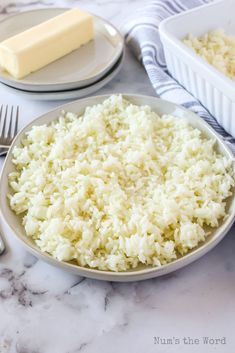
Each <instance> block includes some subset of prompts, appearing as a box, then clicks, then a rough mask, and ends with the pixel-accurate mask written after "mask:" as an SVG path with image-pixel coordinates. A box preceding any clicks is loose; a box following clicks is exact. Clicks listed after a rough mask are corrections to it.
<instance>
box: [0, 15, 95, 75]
mask: <svg viewBox="0 0 235 353" xmlns="http://www.w3.org/2000/svg"><path fill="white" fill-rule="evenodd" d="M93 37H94V31H93V20H92V16H91V15H90V14H89V13H87V12H85V11H81V10H80V9H77V8H75V9H72V10H68V11H66V12H64V13H62V14H61V15H59V16H56V17H54V18H52V19H50V20H48V21H46V22H43V23H41V24H39V25H37V26H35V27H32V28H30V29H28V30H26V31H24V32H22V33H19V34H17V35H15V36H13V37H11V38H8V39H6V40H4V41H3V42H1V43H0V66H2V67H3V68H4V69H5V70H6V71H8V72H9V73H10V74H11V75H12V76H14V77H15V78H17V79H21V78H23V77H25V76H27V75H28V74H30V73H31V72H34V71H37V70H39V69H41V68H42V67H44V66H46V65H48V64H50V63H51V62H53V61H55V60H57V59H59V58H61V57H62V56H64V55H66V54H69V53H71V52H72V51H73V50H75V49H78V48H79V47H80V46H81V45H83V44H85V43H87V42H89V41H90V40H91V39H93Z"/></svg>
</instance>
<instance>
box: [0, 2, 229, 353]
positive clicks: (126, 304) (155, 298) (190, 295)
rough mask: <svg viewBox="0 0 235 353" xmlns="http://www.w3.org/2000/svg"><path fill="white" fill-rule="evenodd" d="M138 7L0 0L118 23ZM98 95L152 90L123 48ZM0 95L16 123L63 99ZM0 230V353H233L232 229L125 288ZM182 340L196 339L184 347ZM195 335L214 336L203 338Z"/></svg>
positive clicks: (11, 7) (9, 9) (14, 6)
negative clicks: (173, 267)
mask: <svg viewBox="0 0 235 353" xmlns="http://www.w3.org/2000/svg"><path fill="white" fill-rule="evenodd" d="M141 3H143V1H141V0H131V1H127V0H97V1H92V0H80V1H76V0H70V1H69V0H67V1H66V0H64V1H61V0H59V1H55V0H41V1H40V0H35V1H34V0H31V3H30V1H28V0H17V1H10V0H1V1H0V11H1V12H2V13H13V12H15V11H19V10H20V11H21V10H26V9H31V8H37V7H43V6H53V4H56V6H76V5H80V6H81V7H84V8H86V9H88V10H90V11H92V12H94V13H97V14H98V15H101V16H103V17H106V18H107V19H109V20H110V21H112V22H113V23H114V24H116V25H117V26H119V25H120V24H121V23H122V22H123V21H124V20H125V18H126V16H128V14H129V13H130V11H134V10H135V8H136V7H137V6H139V5H140V4H141ZM106 92H108V93H111V92H133V93H143V94H154V92H153V90H152V88H151V86H150V83H149V81H148V79H147V77H146V75H145V72H144V70H143V69H142V67H141V66H140V65H139V64H138V63H137V62H136V61H135V59H134V58H133V57H132V56H131V54H130V53H129V52H127V57H126V60H125V64H124V67H123V69H122V70H121V72H120V74H119V75H118V76H117V78H116V79H115V80H114V81H113V82H111V83H110V84H109V85H108V86H107V87H105V88H104V89H102V90H101V91H99V93H106ZM0 101H1V103H11V104H19V105H20V108H21V114H20V126H21V127H22V126H24V125H25V124H26V123H27V122H29V121H31V120H32V119H34V118H35V117H36V116H37V115H39V114H41V113H42V112H44V111H47V110H48V109H50V108H52V107H54V106H57V105H58V104H60V103H63V102H33V101H27V100H22V99H20V98H19V97H17V96H15V95H10V94H9V93H6V92H4V89H3V87H0ZM2 162H3V159H0V163H1V164H2ZM3 230H4V236H5V241H6V244H7V251H6V253H5V254H4V255H3V256H1V257H0V353H15V352H17V353H77V352H84V353H96V352H97V353H98V352H104V353H119V352H123V353H127V352H130V351H132V352H134V351H135V352H136V353H142V352H148V353H152V352H159V353H168V352H169V353H170V352H187V353H188V352H200V353H204V352H205V353H210V352H220V353H232V352H234V350H235V337H234V336H235V335H234V329H235V327H234V326H235V325H234V322H235V238H234V233H235V228H233V229H232V230H231V231H230V233H229V234H228V235H227V236H226V238H225V239H224V240H223V241H222V242H221V243H220V244H219V245H218V246H217V247H216V248H215V249H214V250H213V251H211V252H210V253H209V254H207V255H206V256H204V257H203V258H202V259H200V260H199V261H197V262H195V263H194V264H191V265H190V266H188V267H186V268H184V269H182V270H180V271H177V272H175V273H173V274H172V275H169V276H165V277H162V278H158V279H154V280H149V281H145V282H139V283H130V284H118V283H107V282H98V281H94V280H88V279H84V278H79V277H76V276H74V275H71V274H68V273H64V272H62V271H61V270H58V269H56V268H53V267H51V266H49V265H47V264H45V263H43V262H42V261H38V260H37V259H36V258H34V257H33V256H31V255H29V254H28V253H27V252H26V251H25V250H24V249H23V248H22V246H21V245H19V244H18V242H17V241H16V240H15V238H14V237H13V235H12V234H11V232H10V230H9V229H8V228H7V227H6V226H5V225H4V227H3ZM188 337H190V338H191V339H198V341H195V343H194V344H189V340H188ZM203 337H209V338H211V339H214V338H221V339H222V341H221V342H220V343H218V344H217V345H215V344H212V341H211V344H204V343H203ZM184 338H185V339H184ZM164 339H165V341H164ZM166 339H171V342H172V344H171V342H170V341H168V343H167V341H166Z"/></svg>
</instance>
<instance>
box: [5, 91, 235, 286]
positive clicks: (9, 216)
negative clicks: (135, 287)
mask: <svg viewBox="0 0 235 353" xmlns="http://www.w3.org/2000/svg"><path fill="white" fill-rule="evenodd" d="M123 96H124V97H125V98H127V99H128V100H129V101H130V102H132V103H134V104H137V105H149V106H150V107H151V108H152V109H153V110H155V111H156V112H157V113H159V114H160V115H162V114H173V115H175V116H177V117H179V118H185V119H187V120H189V121H190V124H191V125H192V126H194V127H196V128H198V129H200V130H201V131H202V132H203V133H204V135H205V136H206V137H208V138H213V139H216V141H217V149H218V151H219V152H220V153H221V154H223V155H224V156H226V157H227V158H229V159H231V160H233V155H232V153H231V152H230V150H229V149H228V147H227V146H226V145H225V144H224V142H223V141H222V140H221V139H220V138H219V136H218V135H217V134H216V133H215V132H214V131H213V130H212V128H211V127H210V126H209V125H208V124H207V123H206V122H204V121H203V120H202V119H201V118H199V117H198V116H197V115H195V114H194V113H192V112H191V111H189V110H186V109H184V108H182V107H180V106H178V105H176V104H173V103H170V102H167V101H164V100H161V99H159V98H155V97H148V96H138V95H129V94H124V95H123ZM106 98H108V95H103V96H97V97H90V98H84V99H81V100H77V101H74V102H71V103H68V104H66V105H63V106H61V107H59V108H56V109H54V110H52V111H50V112H48V113H46V114H44V115H42V116H41V117H39V118H37V119H35V120H34V121H33V122H31V123H30V124H29V125H27V126H26V127H25V128H24V129H23V130H21V131H20V132H19V134H18V135H17V137H16V138H15V140H14V142H13V144H12V146H11V148H10V150H9V153H8V155H7V158H6V160H5V163H4V166H3V170H2V174H1V179H0V190H1V194H0V210H1V213H2V216H3V218H4V220H5V221H6V223H7V224H8V226H9V227H10V228H11V229H12V230H13V232H14V234H15V235H16V237H17V238H18V239H19V240H21V242H22V243H23V245H24V246H25V247H26V248H27V249H28V250H29V251H30V252H32V253H33V254H34V255H35V256H37V257H39V258H41V259H42V260H45V261H47V262H49V263H50V264H52V265H55V266H57V267H60V268H62V269H64V270H67V271H70V272H73V273H75V274H77V275H80V276H85V277H90V278H95V279H101V280H110V281H123V282H125V281H126V282H127V281H136V280H143V279H148V278H152V277H157V276H161V275H164V274H167V273H169V272H172V271H175V270H177V269H179V268H181V267H183V266H186V265H187V264H189V263H191V262H193V261H195V260H196V259H198V258H199V257H201V256H202V255H204V254H205V253H207V252H208V251H209V250H211V249H212V248H213V247H214V246H215V245H216V244H218V242H219V241H220V240H221V239H222V238H223V237H224V236H225V234H226V233H227V232H228V230H229V229H230V227H231V226H232V224H233V221H234V219H235V197H234V193H233V196H232V197H230V199H229V200H228V201H227V213H228V217H227V218H226V219H225V220H224V221H223V222H221V224H220V226H219V227H218V228H217V229H215V230H213V232H212V234H211V235H209V236H208V237H207V239H206V241H205V242H204V243H202V244H200V245H199V246H198V247H197V248H195V249H194V250H192V251H191V252H190V253H188V254H187V255H185V256H183V257H181V258H178V259H177V260H175V261H173V262H171V263H169V264H167V265H163V266H162V267H160V268H156V267H146V266H141V267H138V268H137V269H134V270H131V271H126V272H111V271H100V270H94V269H91V268H84V267H80V266H78V265H75V264H72V263H66V262H59V261H58V260H56V259H54V258H53V257H52V256H50V255H48V254H46V253H43V252H42V251H40V249H39V248H38V247H37V246H36V245H35V243H34V242H33V241H32V240H31V239H30V238H28V237H27V236H26V234H25V230H24V228H23V226H22V225H21V218H20V217H19V216H16V215H15V213H14V212H13V211H12V210H11V209H10V207H9V203H8V200H7V194H9V193H11V190H10V188H9V186H8V174H9V173H10V172H12V171H13V170H14V165H13V164H12V161H11V160H12V149H13V148H14V147H15V146H19V145H20V142H21V140H22V138H23V136H24V134H25V132H26V131H28V130H30V129H31V127H32V126H33V125H41V124H48V123H50V122H51V121H52V120H54V119H56V118H57V117H58V115H59V112H60V111H61V110H67V111H71V112H74V113H78V114H82V113H83V112H84V110H85V108H86V107H87V106H90V105H94V104H97V103H100V102H102V101H103V100H104V99H106Z"/></svg>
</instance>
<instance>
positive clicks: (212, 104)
mask: <svg viewBox="0 0 235 353" xmlns="http://www.w3.org/2000/svg"><path fill="white" fill-rule="evenodd" d="M234 13H235V1H234V0H219V1H213V2H211V3H210V4H208V5H204V6H200V7H196V8H195V9H192V10H189V11H186V12H182V13H180V14H178V15H175V16H172V17H169V18H167V19H166V20H164V21H163V22H162V23H161V24H160V27H159V31H160V36H161V41H162V44H163V48H164V53H165V58H166V63H167V67H168V70H169V72H170V73H171V74H172V76H173V77H175V78H176V80H177V81H179V82H180V83H181V84H182V85H183V86H184V87H185V88H186V89H187V90H188V91H189V92H191V93H192V94H193V95H194V97H196V98H197V99H198V100H199V101H200V102H201V103H202V104H203V105H204V106H205V107H206V108H207V109H208V111H209V112H210V113H211V114H212V115H213V116H214V117H215V118H216V120H217V121H218V122H219V124H220V125H222V126H223V127H224V129H225V130H226V131H227V132H228V133H230V134H231V135H232V136H233V137H235V119H234V115H235V82H234V81H233V80H231V79H230V78H228V77H226V76H225V75H224V74H223V73H221V72H220V71H218V70H217V69H216V68H214V67H213V66H212V65H210V64H209V63H207V62H206V60H204V59H203V58H201V57H200V56H199V55H197V54H196V53H194V51H193V50H192V49H190V48H189V47H187V46H186V45H185V44H184V43H183V42H182V40H183V39H184V38H185V37H186V36H187V34H189V33H191V34H194V35H196V36H201V35H203V34H205V33H207V32H208V31H210V30H213V29H217V28H223V29H224V30H225V32H226V33H228V34H230V35H233V36H235V21H234Z"/></svg>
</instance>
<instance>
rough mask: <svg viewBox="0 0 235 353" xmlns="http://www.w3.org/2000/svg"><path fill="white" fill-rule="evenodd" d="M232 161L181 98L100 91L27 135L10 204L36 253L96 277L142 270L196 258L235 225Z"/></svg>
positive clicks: (15, 225)
mask: <svg viewBox="0 0 235 353" xmlns="http://www.w3.org/2000/svg"><path fill="white" fill-rule="evenodd" d="M233 164H234V159H233V155H232V153H231V152H230V150H229V149H228V147H227V146H226V145H225V144H224V143H223V142H222V141H221V140H220V138H219V136H218V135H217V134H216V133H215V132H214V131H213V130H212V129H211V128H210V127H209V126H208V125H207V124H206V123H205V122H204V121H203V120H202V119H201V118H199V117H198V116H196V115H195V114H194V113H192V112H190V111H188V110H186V109H184V108H182V107H180V106H177V105H175V104H172V103H169V102H166V101H163V100H160V99H158V98H154V97H145V96H137V95H113V96H97V97H91V98H86V99H82V100H79V101H75V102H72V103H69V104H66V105H64V106H62V107H59V108H57V109H55V110H53V111H51V112H49V113H47V114H44V115H43V116H41V117H39V118H38V119H36V120H34V121H33V122H32V123H30V124H29V125H28V126H26V127H25V128H24V129H23V130H22V131H21V132H20V133H19V134H18V136H17V137H16V139H15V140H14V143H13V145H12V147H11V149H10V151H9V153H8V156H7V158H6V161H5V164H4V167H3V171H2V175H1V181H0V188H1V195H0V208H1V212H2V215H3V218H4V219H5V221H6V223H7V224H8V225H9V226H10V227H11V228H12V230H13V232H14V234H15V235H16V236H17V238H18V239H20V240H21V241H22V242H23V244H24V245H25V246H26V247H27V248H28V250H30V251H31V252H33V253H34V254H35V255H36V256H37V257H40V258H42V259H43V260H46V261H47V262H50V263H51V264H53V265H56V266H59V267H61V268H64V269H65V270H68V271H72V272H73V273H76V274H78V275H81V276H86V277H90V278H96V279H103V280H112V281H133V280H142V279H147V278H152V277H156V276H160V275H163V274H166V273H169V272H171V271H174V270H176V269H178V268H181V267H183V266H185V265H187V264H189V263H191V262H192V261H194V260H196V259H198V258H199V257H200V256H202V255H203V254H205V253H206V252H208V251H209V250H210V249H212V248H213V247H214V246H215V245H216V244H217V243H218V242H219V241H220V240H221V239H222V238H223V237H224V236H225V234H226V233H227V231H228V230H229V229H230V227H231V226H232V224H233V221H234V216H235V201H234V168H233V167H234V165H233Z"/></svg>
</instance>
